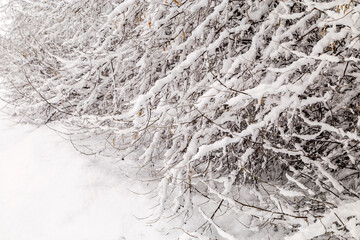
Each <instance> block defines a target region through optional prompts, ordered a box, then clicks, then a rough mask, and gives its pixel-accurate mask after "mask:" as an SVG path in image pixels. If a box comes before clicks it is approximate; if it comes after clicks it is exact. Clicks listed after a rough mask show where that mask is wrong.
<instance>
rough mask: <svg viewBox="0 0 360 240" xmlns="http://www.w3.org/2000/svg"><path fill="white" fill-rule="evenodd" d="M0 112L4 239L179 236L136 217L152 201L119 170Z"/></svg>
mask: <svg viewBox="0 0 360 240" xmlns="http://www.w3.org/2000/svg"><path fill="white" fill-rule="evenodd" d="M0 116H1V117H0V239H2V240H56V239H59V240H60V239H61V240H64V239H69V240H85V239H86V240H123V239H128V240H137V239H148V240H151V239H156V240H159V239H172V240H173V239H176V238H175V237H174V236H169V235H167V236H165V234H164V233H162V232H161V231H160V230H158V229H156V228H155V227H153V226H152V227H150V226H147V225H146V222H144V221H140V220H138V219H137V218H136V217H135V216H137V217H144V216H147V215H148V214H149V208H150V207H151V201H150V202H149V200H148V199H146V198H145V197H144V196H139V195H136V194H134V193H132V192H130V191H129V190H128V189H132V190H135V191H141V190H140V187H139V186H137V185H133V183H132V185H131V186H130V183H129V181H126V179H125V178H124V177H122V176H121V174H119V173H118V172H117V171H116V169H115V170H114V169H110V167H109V166H106V165H104V164H100V163H99V162H96V161H94V160H92V159H90V158H89V157H84V156H81V155H80V154H79V153H78V152H76V151H75V150H74V149H73V147H72V146H71V144H69V142H67V141H66V140H64V139H62V138H61V137H60V136H58V135H57V134H56V133H55V132H53V131H51V130H50V129H48V128H47V127H40V128H37V127H34V126H26V125H15V124H13V123H12V122H11V121H10V120H6V119H4V115H3V114H0Z"/></svg>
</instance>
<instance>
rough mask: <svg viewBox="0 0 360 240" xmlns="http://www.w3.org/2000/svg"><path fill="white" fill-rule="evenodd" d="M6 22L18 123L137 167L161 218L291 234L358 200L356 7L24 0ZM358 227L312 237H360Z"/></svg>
mask: <svg viewBox="0 0 360 240" xmlns="http://www.w3.org/2000/svg"><path fill="white" fill-rule="evenodd" d="M7 15H8V16H9V17H10V18H11V21H12V22H11V26H10V28H9V29H8V31H7V33H6V34H5V35H4V36H2V37H1V38H2V39H1V56H0V57H1V64H0V72H1V75H2V76H3V77H4V78H5V80H4V81H3V83H2V86H3V88H5V89H6V90H7V95H6V96H5V100H6V101H7V102H8V103H9V104H11V106H13V114H14V115H17V116H20V118H19V119H21V121H23V122H31V123H36V124H48V123H50V122H52V121H61V122H62V123H63V124H65V125H66V126H67V127H68V128H69V129H70V132H71V135H72V141H73V143H74V145H75V146H77V148H79V150H80V151H82V152H84V153H85V154H99V155H103V156H108V157H112V158H122V157H125V161H131V162H136V164H137V166H138V169H139V170H141V171H140V172H142V173H141V174H142V175H141V177H142V178H144V176H147V177H148V178H147V179H151V180H154V179H156V180H157V181H158V182H159V184H158V188H157V190H156V193H155V194H156V195H157V196H158V198H159V206H157V208H156V210H155V212H154V214H153V216H152V217H151V218H152V219H153V220H154V221H156V220H157V219H160V218H165V217H168V216H169V215H170V218H176V219H182V222H184V223H186V222H188V221H191V218H192V216H193V214H194V213H199V215H200V216H203V217H204V218H203V220H202V222H204V221H205V222H207V223H209V224H210V226H211V228H208V227H207V226H208V225H203V226H199V225H196V226H195V227H190V226H189V227H188V228H186V229H187V231H191V232H195V230H197V232H198V233H202V232H204V234H206V235H208V236H210V235H212V234H215V233H214V232H213V231H211V230H209V229H215V230H216V231H217V232H218V234H219V235H221V236H222V237H223V238H225V239H236V237H233V238H232V236H237V234H239V232H237V230H236V226H242V227H241V228H244V229H245V230H246V231H247V234H248V235H247V236H248V237H255V236H261V234H263V231H265V232H266V233H268V232H271V234H272V235H273V236H277V235H276V234H280V235H278V236H282V237H283V236H285V235H288V236H292V234H294V233H295V232H297V231H298V230H299V229H302V228H305V227H306V226H307V225H308V224H312V223H314V224H316V223H318V222H319V221H320V219H322V218H323V217H324V216H325V215H326V214H329V213H331V211H333V210H332V209H336V208H337V207H339V206H340V205H342V204H345V203H346V204H351V203H353V202H355V201H359V197H360V195H359V192H360V159H359V156H360V147H359V141H360V134H359V130H360V121H359V119H360V117H359V114H360V84H359V83H360V82H359V81H360V80H359V79H360V71H359V70H360V68H359V62H360V51H359V50H360V5H359V2H358V1H353V0H351V1H340V0H337V1H323V0H319V1H310V0H299V1H293V0H284V1H275V0H261V1H260V0H237V1H235V0H234V1H233V0H219V1H214V0H199V1H195V0H194V1H186V0H185V1H179V0H168V1H164V0H161V1H159V0H154V1H142V0H125V1H115V0H114V1H101V0H87V1H84V0H79V1H65V0H59V1H50V0H36V1H35V0H33V1H32V0H26V1H19V2H17V1H16V2H14V3H12V4H10V6H9V8H8V9H7ZM79 136H80V137H79ZM80 138H81V139H82V140H81V141H80V140H79V139H80ZM74 139H76V140H74ZM94 139H95V140H96V141H95V140H94ZM149 181H150V180H149ZM204 202H205V203H204ZM199 206H200V207H199ZM219 209H220V210H219ZM218 210H219V211H218ZM220 211H221V212H222V213H221V214H220ZM224 211H225V213H223V212H224ZM222 214H224V215H222ZM218 215H222V216H218ZM195 216H198V215H196V214H195ZM236 220H237V221H236ZM359 222H360V215H359V214H357V215H356V214H355V213H349V214H348V215H346V216H343V217H342V219H341V218H340V217H335V215H334V216H333V218H332V220H329V221H328V222H327V225H325V224H324V229H325V230H326V232H325V231H324V229H320V230H319V231H317V232H313V233H311V234H313V235H311V236H310V235H306V237H308V238H311V237H316V236H320V235H322V234H326V236H328V235H329V234H332V235H334V236H337V235H338V236H344V237H348V238H349V239H350V238H351V237H353V238H354V239H356V238H357V237H359V235H356V234H359V233H358V232H359V231H358V232H357V233H356V231H357V230H359V226H357V227H356V224H355V223H357V224H358V223H359ZM200 225H201V224H200ZM204 226H205V227H204ZM244 226H245V227H244ZM350 226H353V227H352V228H351V227H350ZM355 228H356V229H357V230H356V229H355ZM354 229H355V230H354ZM245 230H242V231H245ZM260 230H262V231H260ZM309 234H310V233H309ZM194 236H195V235H194ZM329 236H330V235H329Z"/></svg>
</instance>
